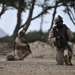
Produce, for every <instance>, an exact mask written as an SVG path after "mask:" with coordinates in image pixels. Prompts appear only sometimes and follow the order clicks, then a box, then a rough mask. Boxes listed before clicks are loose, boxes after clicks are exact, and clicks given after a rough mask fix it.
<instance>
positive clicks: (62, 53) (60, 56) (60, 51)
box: [48, 28, 73, 65]
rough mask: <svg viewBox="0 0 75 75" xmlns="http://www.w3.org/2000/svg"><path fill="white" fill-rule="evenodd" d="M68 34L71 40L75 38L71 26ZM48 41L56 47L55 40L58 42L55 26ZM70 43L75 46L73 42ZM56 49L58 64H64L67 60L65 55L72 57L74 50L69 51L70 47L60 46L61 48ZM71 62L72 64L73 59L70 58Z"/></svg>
mask: <svg viewBox="0 0 75 75" xmlns="http://www.w3.org/2000/svg"><path fill="white" fill-rule="evenodd" d="M67 35H68V39H69V40H71V39H72V38H73V34H72V31H71V30H70V29H69V28H68V29H67ZM48 42H49V44H50V46H51V47H55V46H54V42H56V37H54V33H53V28H52V29H51V31H50V32H49V36H48ZM68 44H69V45H70V47H71V48H73V43H72V42H69V41H68ZM56 50H57V53H56V61H57V64H59V65H62V64H63V63H64V62H65V59H64V58H66V57H65V56H68V57H71V58H72V52H71V51H69V50H68V48H60V49H59V48H57V47H56ZM63 59H64V60H63ZM66 62H68V61H66ZM65 64H66V63H65ZM70 64H72V63H71V60H70ZM67 65H68V63H67Z"/></svg>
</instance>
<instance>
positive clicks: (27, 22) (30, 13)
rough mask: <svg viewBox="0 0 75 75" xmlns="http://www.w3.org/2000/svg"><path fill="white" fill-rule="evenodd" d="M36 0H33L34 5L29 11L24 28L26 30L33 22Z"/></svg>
mask: <svg viewBox="0 0 75 75" xmlns="http://www.w3.org/2000/svg"><path fill="white" fill-rule="evenodd" d="M35 1H36V0H32V6H31V9H30V12H29V16H28V19H27V21H26V23H25V24H24V30H25V32H26V31H27V29H28V28H29V26H30V23H31V19H32V15H33V9H34V5H35Z"/></svg>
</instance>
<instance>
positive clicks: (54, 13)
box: [49, 1, 58, 31]
mask: <svg viewBox="0 0 75 75" xmlns="http://www.w3.org/2000/svg"><path fill="white" fill-rule="evenodd" d="M57 6H58V2H57V1H56V4H55V8H54V12H53V17H52V22H51V27H50V29H49V31H50V30H51V29H52V27H53V23H54V18H55V15H56V9H57Z"/></svg>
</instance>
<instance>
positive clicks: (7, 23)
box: [0, 7, 75, 35]
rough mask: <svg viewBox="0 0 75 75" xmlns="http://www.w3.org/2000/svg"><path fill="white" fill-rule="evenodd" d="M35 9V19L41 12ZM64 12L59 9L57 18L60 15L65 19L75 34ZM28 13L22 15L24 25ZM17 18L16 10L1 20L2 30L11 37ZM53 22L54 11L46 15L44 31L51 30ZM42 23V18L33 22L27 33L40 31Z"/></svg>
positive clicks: (74, 28) (7, 13)
mask: <svg viewBox="0 0 75 75" xmlns="http://www.w3.org/2000/svg"><path fill="white" fill-rule="evenodd" d="M35 8H36V10H34V14H33V17H34V16H36V15H37V14H38V13H40V12H41V8H40V7H35ZM62 10H63V8H62V7H61V8H60V9H57V13H56V16H57V15H60V16H61V17H63V21H64V24H66V25H67V26H68V27H69V28H70V29H71V30H72V31H73V32H75V26H74V25H73V23H72V22H71V21H70V19H69V17H68V15H67V14H65V13H63V12H62ZM28 13H29V12H28V11H26V12H23V14H22V19H23V20H22V22H23V23H24V22H25V21H26V19H27V17H28ZM16 16H17V11H16V10H15V9H14V10H9V11H6V12H5V14H3V15H2V16H1V18H0V28H1V29H3V30H4V31H5V32H6V33H7V34H9V35H12V34H13V31H14V29H15V26H16V22H17V18H16ZM51 21H52V11H51V10H50V11H49V14H47V15H46V16H45V15H44V23H43V26H42V30H43V31H48V30H49V28H50V25H51ZM40 23H41V18H38V19H35V20H33V21H32V22H31V24H30V27H29V28H28V30H27V32H29V31H34V30H39V29H40Z"/></svg>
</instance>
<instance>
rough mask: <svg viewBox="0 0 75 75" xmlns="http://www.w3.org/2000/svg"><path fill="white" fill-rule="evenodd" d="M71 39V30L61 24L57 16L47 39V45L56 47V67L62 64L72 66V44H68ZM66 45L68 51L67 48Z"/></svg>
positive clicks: (60, 18) (59, 17)
mask: <svg viewBox="0 0 75 75" xmlns="http://www.w3.org/2000/svg"><path fill="white" fill-rule="evenodd" d="M60 35H61V36H60ZM63 37H64V38H63ZM72 38H73V35H72V32H71V30H70V29H69V28H68V27H67V26H66V25H65V24H63V19H62V17H61V16H58V17H57V18H56V19H55V26H54V27H53V28H52V29H51V31H50V32H49V37H48V41H49V43H53V44H54V46H55V47H56V50H57V54H56V61H57V64H58V65H63V63H64V62H65V64H66V65H72V62H71V59H72V46H73V44H72V43H71V42H70V41H71V39H72ZM65 40H66V42H65ZM67 43H68V45H69V48H70V49H69V48H68V47H67V45H66V44H67Z"/></svg>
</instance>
